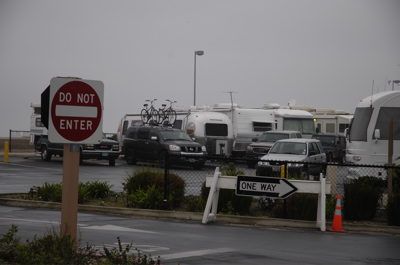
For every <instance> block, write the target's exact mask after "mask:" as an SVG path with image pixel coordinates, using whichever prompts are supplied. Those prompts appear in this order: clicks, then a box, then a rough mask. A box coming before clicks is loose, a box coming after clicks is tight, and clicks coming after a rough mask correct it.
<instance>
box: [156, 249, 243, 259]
mask: <svg viewBox="0 0 400 265" xmlns="http://www.w3.org/2000/svg"><path fill="white" fill-rule="evenodd" d="M233 251H236V249H233V248H216V249H204V250H195V251H187V252H181V253H174V254H167V255H160V256H161V260H166V259H179V258H187V257H195V256H204V255H209V254H217V253H224V252H233Z"/></svg>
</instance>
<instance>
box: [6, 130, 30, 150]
mask: <svg viewBox="0 0 400 265" xmlns="http://www.w3.org/2000/svg"><path fill="white" fill-rule="evenodd" d="M30 137H31V131H19V130H10V132H9V136H8V138H5V137H4V138H0V150H2V151H4V143H5V142H8V145H9V147H8V148H9V152H10V153H11V152H17V151H31V152H33V151H34V147H33V145H31V144H30Z"/></svg>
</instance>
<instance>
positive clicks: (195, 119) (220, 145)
mask: <svg viewBox="0 0 400 265" xmlns="http://www.w3.org/2000/svg"><path fill="white" fill-rule="evenodd" d="M182 130H184V131H185V132H186V133H187V134H188V135H190V136H191V137H193V138H194V140H195V141H196V142H198V143H200V144H202V145H204V146H205V147H206V149H207V153H208V154H209V155H225V156H231V155H232V146H233V140H234V137H233V128H232V121H231V119H230V118H229V117H228V116H227V115H225V114H224V113H219V112H212V111H194V112H190V113H189V114H188V115H186V116H185V117H184V119H183V122H182Z"/></svg>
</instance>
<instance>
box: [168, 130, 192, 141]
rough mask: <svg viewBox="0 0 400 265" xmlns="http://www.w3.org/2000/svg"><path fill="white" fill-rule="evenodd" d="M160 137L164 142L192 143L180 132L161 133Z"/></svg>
mask: <svg viewBox="0 0 400 265" xmlns="http://www.w3.org/2000/svg"><path fill="white" fill-rule="evenodd" d="M161 136H162V137H163V139H164V141H174V140H181V141H192V139H190V137H189V135H187V133H185V132H181V131H162V132H161Z"/></svg>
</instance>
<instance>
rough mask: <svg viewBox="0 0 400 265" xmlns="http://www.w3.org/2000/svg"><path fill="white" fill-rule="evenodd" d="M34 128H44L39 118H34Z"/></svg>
mask: <svg viewBox="0 0 400 265" xmlns="http://www.w3.org/2000/svg"><path fill="white" fill-rule="evenodd" d="M35 126H36V127H44V125H43V123H42V119H41V118H36V121H35Z"/></svg>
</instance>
